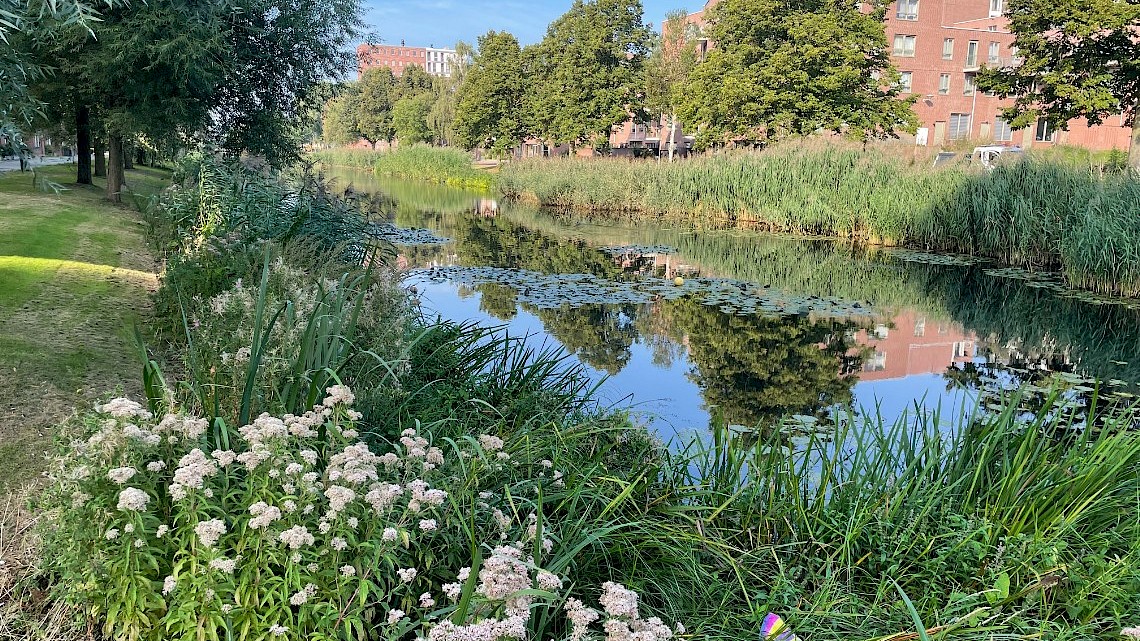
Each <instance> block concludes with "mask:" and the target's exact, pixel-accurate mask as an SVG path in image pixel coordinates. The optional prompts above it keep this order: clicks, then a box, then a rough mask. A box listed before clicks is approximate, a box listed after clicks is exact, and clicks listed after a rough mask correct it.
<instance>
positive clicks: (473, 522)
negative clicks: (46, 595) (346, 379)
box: [42, 386, 672, 641]
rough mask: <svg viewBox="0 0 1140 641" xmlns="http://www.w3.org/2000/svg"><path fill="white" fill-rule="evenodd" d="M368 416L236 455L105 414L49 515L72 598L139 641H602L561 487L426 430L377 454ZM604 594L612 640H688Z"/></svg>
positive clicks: (283, 428) (70, 453) (316, 421)
mask: <svg viewBox="0 0 1140 641" xmlns="http://www.w3.org/2000/svg"><path fill="white" fill-rule="evenodd" d="M353 400H354V397H353V394H352V392H351V391H350V390H349V389H348V388H346V387H343V386H333V387H330V388H329V389H328V396H327V397H325V398H324V399H323V400H322V401H321V402H320V403H319V404H317V405H316V406H315V407H313V408H312V410H311V411H309V412H306V413H304V414H302V415H300V416H294V415H286V416H284V417H282V418H276V417H273V416H270V415H269V414H262V415H261V416H259V417H258V418H257V419H256V420H254V421H253V423H252V424H250V425H247V426H245V427H243V428H242V429H241V430H240V433H241V435H240V438H238V439H236V440H235V442H234V443H233V444H232V449H228V448H227V449H221V448H223V447H224V445H221V444H219V443H217V442H213V439H212V438H211V434H210V431H209V429H208V428H209V422H208V421H207V420H205V419H200V418H194V417H190V416H186V415H181V414H167V415H166V416H164V417H163V418H162V419H161V420H156V419H155V417H154V416H153V415H152V414H151V413H150V412H149V411H147V410H146V409H144V408H143V407H142V406H141V405H139V404H137V403H134V402H132V401H130V400H128V399H122V398H119V399H114V400H112V401H110V402H108V403H106V404H104V405H102V406H100V407H98V408H96V413H95V414H92V415H90V416H88V417H86V420H85V421H84V422H83V424H82V429H81V431H80V432H78V433H76V434H71V435H70V436H71V437H72V440H71V441H70V444H69V445H68V446H66V447H65V449H64V452H63V455H62V457H61V459H60V461H61V465H60V467H59V469H58V470H57V474H56V477H55V478H56V484H55V485H54V486H53V487H52V490H51V491H50V493H49V494H47V495H46V496H45V497H44V498H43V504H42V507H43V508H44V509H47V510H50V511H52V512H53V514H54V515H55V518H54V523H53V525H54V528H53V531H52V532H51V533H50V534H49V538H48V540H47V551H48V556H47V558H48V559H50V561H49V563H50V566H51V568H52V569H53V570H54V571H56V572H58V573H59V579H60V586H61V588H62V589H63V590H64V592H65V593H66V595H67V598H68V599H70V600H74V601H77V602H80V603H83V604H84V605H85V606H86V608H87V611H88V613H89V614H90V615H91V616H93V617H95V618H96V619H97V620H99V621H100V622H101V623H102V628H103V633H104V634H105V635H106V636H107V637H108V638H116V639H126V640H133V639H166V638H185V637H191V636H193V637H199V638H214V639H216V638H221V637H223V636H225V635H226V631H229V632H230V633H233V632H237V633H238V634H239V636H241V637H242V638H250V639H260V638H297V639H337V638H342V635H343V636H345V637H362V636H368V637H369V638H388V639H399V638H404V637H406V636H407V635H408V634H410V633H412V632H416V633H419V634H421V635H425V633H426V637H427V638H428V639H433V640H437V641H451V640H454V641H458V640H459V639H464V638H470V636H469V635H470V634H473V633H476V632H479V631H483V632H485V633H489V636H485V637H482V638H516V639H522V638H546V637H548V636H550V635H564V634H565V633H566V632H567V631H572V634H573V636H574V638H579V637H580V636H581V635H582V634H584V633H585V631H586V627H587V626H588V624H589V623H591V622H592V620H597V619H598V615H597V613H595V612H593V611H592V610H590V609H588V608H586V607H585V606H584V605H583V604H581V602H580V601H576V600H570V601H567V600H566V598H567V596H568V595H566V594H565V593H564V592H563V590H562V584H563V579H562V578H561V577H559V576H558V574H557V572H562V571H564V570H565V569H566V565H565V563H564V562H565V561H567V558H566V557H565V556H562V557H559V556H558V555H556V554H554V553H553V551H554V549H555V546H556V543H555V541H556V540H558V539H559V538H560V536H559V524H558V523H557V522H556V521H555V522H552V521H550V520H548V519H546V518H544V515H543V494H544V493H547V494H551V493H557V492H558V488H559V487H561V486H563V485H564V484H565V482H564V481H563V480H562V473H561V472H559V471H557V470H556V469H553V464H552V463H551V462H549V461H532V460H527V459H525V458H524V459H522V460H520V459H519V458H516V457H515V456H512V455H511V454H510V453H508V451H507V450H506V449H504V442H503V440H502V439H500V438H499V437H497V436H493V435H488V434H484V435H480V436H479V437H478V438H474V437H473V436H467V437H465V438H463V439H460V440H454V441H452V440H449V441H447V442H446V443H445V442H440V444H441V445H442V446H443V447H442V448H441V447H436V446H434V445H432V444H431V442H430V441H429V440H428V439H427V438H425V437H424V436H421V435H419V434H418V433H417V432H416V430H414V429H408V430H405V431H404V433H403V434H402V435H401V436H400V438H399V440H398V441H397V442H395V443H393V444H392V445H390V446H385V447H384V448H383V449H384V450H385V451H384V454H377V453H375V452H373V451H372V450H370V449H369V447H368V446H367V445H365V444H363V443H360V442H358V441H357V437H358V433H357V432H356V430H355V424H354V422H355V421H356V420H358V419H359V417H360V415H359V414H358V413H357V412H355V411H354V410H352V409H351V405H352V402H353ZM444 448H446V452H445V449H444ZM504 471H506V472H505V474H504ZM520 471H522V473H520ZM505 476H507V477H513V482H508V483H504V482H503V481H504V480H505V478H504V477H505ZM432 485H436V487H432ZM440 486H443V487H447V488H449V489H448V490H446V491H445V490H443V489H438V488H439V487H440ZM546 567H550V568H551V569H553V571H550V570H547V569H544V568H546ZM604 587H605V590H604V593H603V595H602V605H603V606H604V608H605V612H606V615H607V616H606V620H605V628H606V631H607V633H609V634H610V638H611V639H615V640H616V639H618V638H625V637H622V636H620V635H619V634H618V632H617V631H615V630H624V631H625V632H624V633H625V634H629V633H631V632H640V633H641V635H640V636H639V637H638V638H641V639H646V640H650V641H652V640H661V641H665V640H667V639H669V638H670V637H671V636H672V631H671V629H670V628H668V627H666V626H665V625H664V624H663V623H662V622H661V621H660V620H659V619H656V618H652V617H651V618H648V619H642V618H641V617H640V613H639V612H638V610H637V596H636V594H634V593H632V592H629V591H627V590H625V589H624V588H623V587H621V586H618V585H616V584H607V585H606V586H604ZM563 605H565V606H566V608H565V609H566V610H567V611H568V616H569V618H570V621H571V623H570V625H567V624H566V622H565V621H564V620H562V618H561V617H560V616H556V614H557V610H558V609H560V608H561V607H562V606H563Z"/></svg>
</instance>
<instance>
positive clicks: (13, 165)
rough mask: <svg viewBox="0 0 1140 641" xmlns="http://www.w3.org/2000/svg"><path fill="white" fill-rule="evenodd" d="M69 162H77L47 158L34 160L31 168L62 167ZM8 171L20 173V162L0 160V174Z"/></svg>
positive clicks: (62, 158)
mask: <svg viewBox="0 0 1140 641" xmlns="http://www.w3.org/2000/svg"><path fill="white" fill-rule="evenodd" d="M69 162H75V158H68V157H67V156H45V157H44V159H43V160H40V159H39V158H38V157H37V158H32V160H31V165H30V168H33V169H34V168H36V167H43V166H46V165H62V164H65V163H69ZM6 171H20V161H19V160H0V173H4V172H6Z"/></svg>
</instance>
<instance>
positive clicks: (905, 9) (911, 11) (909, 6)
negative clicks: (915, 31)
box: [898, 0, 918, 20]
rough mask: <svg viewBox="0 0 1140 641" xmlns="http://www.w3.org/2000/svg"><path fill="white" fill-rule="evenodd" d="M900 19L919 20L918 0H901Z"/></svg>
mask: <svg viewBox="0 0 1140 641" xmlns="http://www.w3.org/2000/svg"><path fill="white" fill-rule="evenodd" d="M898 19H899V20H918V0H899V10H898Z"/></svg>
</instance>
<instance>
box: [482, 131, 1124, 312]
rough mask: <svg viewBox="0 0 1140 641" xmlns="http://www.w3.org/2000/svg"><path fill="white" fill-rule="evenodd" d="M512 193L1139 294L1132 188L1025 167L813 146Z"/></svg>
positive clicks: (589, 162) (540, 178)
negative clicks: (1026, 270)
mask: <svg viewBox="0 0 1140 641" xmlns="http://www.w3.org/2000/svg"><path fill="white" fill-rule="evenodd" d="M497 184H498V188H499V190H500V191H501V192H502V194H503V195H504V196H506V197H508V198H516V199H523V200H531V201H535V202H537V203H539V204H542V205H546V206H552V207H559V208H569V209H576V210H583V211H591V212H596V213H598V214H599V215H602V216H608V217H615V216H620V217H626V218H628V217H633V218H638V217H646V218H658V217H667V218H670V219H676V220H683V221H685V222H691V223H700V222H708V221H715V222H717V223H720V224H723V223H725V222H729V223H749V224H755V225H760V226H761V227H765V228H768V229H770V230H773V231H779V232H789V233H794V234H800V235H810V236H831V237H840V238H851V239H856V240H860V241H866V242H871V243H885V244H895V245H905V246H910V247H916V248H922V249H926V250H932V251H946V252H959V253H968V254H972V255H977V256H984V257H988V258H993V259H996V260H999V261H1002V262H1004V263H1006V264H1010V265H1018V266H1026V267H1030V268H1046V269H1056V270H1059V271H1062V272H1063V273H1064V275H1065V277H1066V278H1067V279H1068V281H1069V282H1070V283H1071V284H1073V285H1074V286H1076V287H1081V288H1085V289H1090V290H1093V291H1097V292H1104V293H1119V294H1123V295H1127V296H1136V295H1140V231H1138V230H1140V228H1138V227H1137V226H1136V225H1135V224H1134V221H1133V219H1134V217H1135V216H1134V214H1135V203H1136V202H1137V201H1138V199H1140V180H1137V179H1136V178H1135V177H1128V176H1126V175H1105V176H1101V175H1099V174H1098V173H1097V172H1096V171H1094V170H1093V169H1091V168H1088V167H1082V166H1078V165H1076V164H1074V163H1064V162H1052V161H1044V160H1039V159H1035V158H1032V157H1031V158H1029V159H1026V160H1025V161H1022V162H1017V163H1010V164H1007V165H1003V166H1001V167H999V168H998V169H997V170H996V171H993V172H985V171H981V170H979V169H977V168H973V167H968V166H964V165H954V166H950V167H946V168H938V169H934V168H931V167H929V165H928V164H927V162H926V161H923V162H915V161H913V160H911V159H909V158H907V157H903V156H899V155H897V154H894V155H892V154H890V153H888V152H887V151H884V150H883V149H881V148H871V149H869V150H867V151H863V150H860V149H854V148H844V147H838V146H830V145H823V144H821V143H813V144H808V145H803V146H790V145H785V146H779V147H775V148H772V149H769V150H766V151H764V152H762V153H757V154H739V155H723V156H715V157H705V158H695V159H691V160H686V161H684V162H677V163H673V164H665V163H651V162H630V161H628V160H618V159H566V160H556V161H549V160H543V161H524V162H519V163H513V164H511V165H509V166H507V167H506V168H504V170H503V171H502V172H501V174H500V175H499V176H498V178H497Z"/></svg>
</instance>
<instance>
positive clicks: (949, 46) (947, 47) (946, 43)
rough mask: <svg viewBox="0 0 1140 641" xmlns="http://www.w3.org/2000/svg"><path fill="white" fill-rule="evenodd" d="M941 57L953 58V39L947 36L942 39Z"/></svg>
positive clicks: (945, 58) (944, 58)
mask: <svg viewBox="0 0 1140 641" xmlns="http://www.w3.org/2000/svg"><path fill="white" fill-rule="evenodd" d="M942 59H943V60H953V59H954V39H953V38H947V39H945V40H943V41H942Z"/></svg>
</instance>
